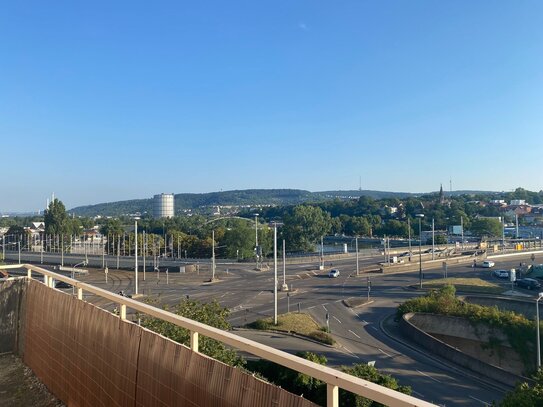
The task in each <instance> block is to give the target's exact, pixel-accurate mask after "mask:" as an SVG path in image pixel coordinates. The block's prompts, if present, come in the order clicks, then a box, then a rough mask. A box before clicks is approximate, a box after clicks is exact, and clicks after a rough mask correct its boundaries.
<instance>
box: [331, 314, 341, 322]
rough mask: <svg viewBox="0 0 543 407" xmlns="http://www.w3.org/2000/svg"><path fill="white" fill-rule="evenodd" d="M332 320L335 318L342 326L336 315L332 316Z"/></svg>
mask: <svg viewBox="0 0 543 407" xmlns="http://www.w3.org/2000/svg"><path fill="white" fill-rule="evenodd" d="M332 318H334V319H335V320H336V321H337V322H339V323H340V324H341V321H340V320H339V319H337V318H336V316H335V315H332Z"/></svg>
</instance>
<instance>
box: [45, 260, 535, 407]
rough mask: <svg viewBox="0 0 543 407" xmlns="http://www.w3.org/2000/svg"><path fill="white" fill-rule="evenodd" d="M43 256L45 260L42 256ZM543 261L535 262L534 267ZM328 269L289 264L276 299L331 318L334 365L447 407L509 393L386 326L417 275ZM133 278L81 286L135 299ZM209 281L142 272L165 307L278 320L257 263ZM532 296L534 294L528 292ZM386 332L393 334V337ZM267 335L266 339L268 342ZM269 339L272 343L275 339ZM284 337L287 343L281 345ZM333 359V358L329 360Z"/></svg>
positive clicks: (228, 269) (97, 277)
mask: <svg viewBox="0 0 543 407" xmlns="http://www.w3.org/2000/svg"><path fill="white" fill-rule="evenodd" d="M38 256H39V254H38ZM538 257H541V255H538ZM538 260H539V262H541V259H536V262H538ZM494 261H495V262H496V267H495V268H504V269H509V268H514V267H518V265H519V262H521V261H522V262H527V263H530V262H531V260H530V259H529V255H527V256H526V257H524V258H518V257H514V258H507V259H501V258H500V259H495V260H494ZM372 262H375V259H371V258H365V259H361V263H360V264H361V266H363V265H367V264H371V263H372ZM326 267H327V268H329V267H335V268H338V269H340V271H341V275H340V276H339V277H338V278H335V279H330V278H328V277H327V271H318V270H317V267H316V265H315V264H298V265H288V266H287V273H286V282H287V284H288V285H289V287H291V288H293V292H291V293H290V294H289V295H288V296H287V293H284V292H279V293H278V313H279V314H281V313H285V312H287V310H290V311H291V312H292V311H297V310H298V309H300V310H301V311H302V312H308V313H310V314H311V315H312V316H313V317H314V318H315V320H316V321H317V322H318V323H319V324H320V325H323V326H324V325H326V314H328V315H329V324H330V328H331V331H332V334H333V335H334V337H335V339H336V341H337V342H338V347H337V349H336V350H334V349H332V348H330V349H329V350H328V354H330V357H329V360H330V363H331V364H333V365H341V364H350V363H367V362H369V361H375V365H376V367H377V368H379V370H380V371H382V372H384V373H388V374H391V375H393V376H394V377H396V378H397V379H398V380H399V381H400V383H402V384H405V385H409V386H411V387H412V389H413V392H414V395H415V396H417V397H419V398H422V399H425V400H428V401H432V402H434V403H437V404H441V405H447V406H449V405H450V406H453V405H454V406H481V405H485V404H487V403H490V402H492V401H493V400H497V399H499V398H501V397H502V395H503V393H504V389H503V386H499V387H498V386H496V387H494V386H488V385H487V384H485V383H483V382H481V381H479V380H478V378H477V377H474V376H472V375H466V372H464V371H462V370H460V369H458V368H455V367H450V364H449V363H448V362H442V361H440V360H438V359H436V358H435V357H432V356H431V355H427V354H426V353H425V352H424V350H416V349H413V347H411V346H409V345H410V344H409V343H407V342H405V340H401V341H398V340H396V336H397V337H399V335H395V332H394V326H393V324H385V325H386V328H387V329H386V331H384V330H383V329H382V328H383V324H384V322H385V321H387V318H388V317H389V316H390V315H391V314H393V313H394V312H395V309H396V307H397V306H398V305H399V304H400V303H402V302H404V301H405V300H406V299H409V298H412V297H413V296H414V295H420V294H419V293H417V291H416V290H410V289H407V287H408V286H410V285H413V284H416V283H417V282H418V278H419V275H418V271H417V272H409V273H402V274H394V275H382V274H377V273H375V274H373V273H369V274H364V275H362V276H360V277H356V275H355V274H356V273H355V270H356V266H355V262H354V258H352V259H347V260H341V261H333V262H332V263H326ZM278 272H279V273H278V274H279V278H278V283H279V286H281V284H282V282H283V279H282V269H281V268H279V270H278ZM424 274H425V278H426V279H433V278H439V277H442V276H443V275H442V271H441V270H431V271H425V273H424ZM448 276H449V277H455V276H462V277H466V276H477V277H481V278H484V279H491V280H493V281H495V282H498V283H501V284H503V285H504V290H506V289H507V288H508V283H507V282H504V281H502V280H499V279H496V278H495V277H493V276H492V274H491V270H489V269H482V268H475V269H472V268H471V266H466V265H460V266H451V267H449V269H448ZM133 277H134V272H129V271H116V270H112V269H110V270H109V273H108V275H107V282H106V275H105V273H104V272H103V270H95V269H91V271H90V273H89V274H88V275H82V276H80V279H81V280H82V281H85V282H88V283H91V284H94V285H97V286H101V287H103V288H106V289H108V290H110V291H113V292H118V291H120V290H124V291H125V292H127V293H131V292H132V290H133V286H134V281H133ZM210 277H211V275H210V271H209V270H208V269H207V270H204V269H203V270H202V272H201V273H200V274H195V273H187V274H180V273H169V274H168V275H166V274H165V273H156V272H147V273H146V275H145V280H143V273H142V272H140V273H139V287H140V293H144V294H145V295H148V296H151V297H155V298H157V299H158V300H159V301H160V303H163V304H170V305H172V304H175V303H176V302H178V301H179V300H180V299H181V298H184V297H186V296H187V295H188V296H189V297H190V298H191V299H197V300H201V301H210V300H213V299H214V300H217V301H218V302H219V303H220V304H221V305H223V306H225V307H227V308H229V309H230V310H231V315H230V322H231V324H232V325H233V326H243V325H245V324H246V323H248V322H251V321H254V320H255V319H258V318H262V317H267V316H272V315H273V312H274V305H273V287H274V278H273V269H271V270H269V271H265V272H262V271H255V270H252V269H251V265H247V264H245V265H244V264H229V265H219V267H218V269H217V273H216V277H218V278H219V281H217V282H213V283H206V282H205V281H207V280H209V279H210ZM367 277H370V279H371V283H372V288H371V293H370V295H371V299H372V300H373V303H371V304H369V305H367V306H364V307H362V308H358V309H351V308H348V307H346V306H344V305H343V303H342V301H343V300H344V299H347V298H350V297H365V296H366V295H367ZM524 294H526V295H533V294H532V293H530V292H524ZM86 300H89V301H91V302H95V303H96V304H97V305H99V306H102V307H104V308H106V309H113V308H114V307H115V305H114V304H110V303H106V302H105V301H104V300H102V299H97V298H93V297H92V296H87V297H86ZM387 333H392V336H389V335H388V334H387ZM264 337H265V336H264ZM270 338H271V339H270ZM280 338H281V339H280ZM266 340H271V342H267V343H268V344H270V345H272V346H275V347H277V348H280V349H284V350H287V351H289V352H295V351H298V350H310V349H311V347H312V346H313V345H310V344H308V342H307V341H304V340H300V339H296V338H291V339H284V338H282V336H280V335H275V336H274V335H271V336H270V335H269V338H268V339H266ZM327 357H328V356H327Z"/></svg>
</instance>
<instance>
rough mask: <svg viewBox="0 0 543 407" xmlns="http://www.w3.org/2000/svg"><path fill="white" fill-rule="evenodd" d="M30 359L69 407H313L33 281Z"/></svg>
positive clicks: (29, 295)
mask: <svg viewBox="0 0 543 407" xmlns="http://www.w3.org/2000/svg"><path fill="white" fill-rule="evenodd" d="M23 322H24V324H25V330H24V331H23V332H24V335H25V345H24V347H25V349H24V362H25V363H26V364H27V365H28V366H29V367H30V368H31V369H32V370H33V371H34V372H35V373H36V375H37V376H38V377H39V378H40V379H41V380H42V381H43V383H45V385H46V386H47V387H48V388H49V390H50V391H51V392H52V393H53V394H55V395H56V396H57V397H58V398H59V399H61V400H63V401H64V402H65V403H66V404H67V405H68V406H78V407H79V406H89V407H91V406H92V407H98V406H123V407H124V406H138V407H152V406H232V407H238V406H239V407H242V406H247V407H253V406H255V407H257V406H287V407H298V406H299V407H305V406H314V404H313V403H311V402H309V401H307V400H305V399H303V398H301V397H299V396H296V395H293V394H291V393H288V392H287V391H285V390H283V389H281V388H278V387H277V386H274V385H271V384H268V383H265V382H263V381H261V380H259V379H256V378H254V377H252V376H250V375H248V374H246V373H243V372H241V371H240V370H238V369H235V368H232V367H230V366H227V365H225V364H223V363H221V362H218V361H216V360H214V359H211V358H208V357H206V356H204V355H201V354H199V353H195V352H192V351H191V350H190V349H188V348H186V347H185V346H182V345H179V344H178V343H175V342H173V341H170V340H169V339H166V338H164V337H161V336H159V335H157V334H154V333H152V332H150V331H148V330H146V329H143V328H141V327H139V326H137V325H136V324H133V323H130V322H125V321H121V320H120V319H119V318H118V317H116V316H114V315H112V314H110V313H109V312H107V311H104V310H101V309H99V308H97V307H95V306H93V305H92V304H89V303H86V302H84V301H79V300H77V299H76V298H74V297H72V296H70V295H66V294H64V293H62V292H59V291H56V290H52V289H50V288H47V287H45V286H44V285H43V284H41V283H39V282H37V281H34V280H30V281H29V287H28V289H27V291H26V309H25V319H24V321H23Z"/></svg>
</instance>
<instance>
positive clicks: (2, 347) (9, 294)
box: [0, 278, 26, 353]
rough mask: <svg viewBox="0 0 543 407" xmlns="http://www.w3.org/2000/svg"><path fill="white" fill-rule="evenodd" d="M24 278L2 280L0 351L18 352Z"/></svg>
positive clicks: (0, 284) (0, 291)
mask: <svg viewBox="0 0 543 407" xmlns="http://www.w3.org/2000/svg"><path fill="white" fill-rule="evenodd" d="M25 287H26V284H25V280H24V279H13V278H11V279H7V280H0V353H5V352H17V349H18V336H19V329H18V326H19V315H20V310H21V303H22V300H23V296H24V291H25Z"/></svg>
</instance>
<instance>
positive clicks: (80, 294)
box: [77, 288, 83, 300]
mask: <svg viewBox="0 0 543 407" xmlns="http://www.w3.org/2000/svg"><path fill="white" fill-rule="evenodd" d="M77 299H78V300H82V299H83V289H82V288H78V289H77Z"/></svg>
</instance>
